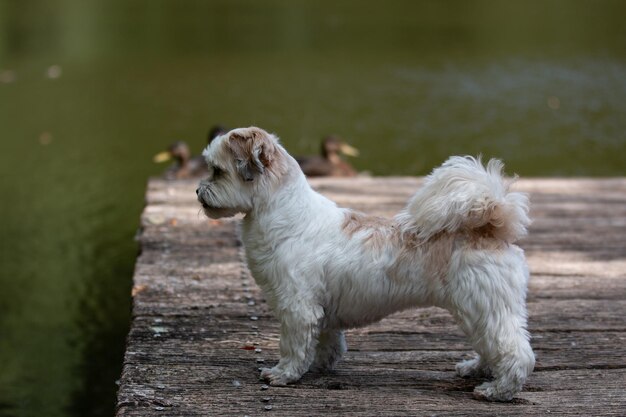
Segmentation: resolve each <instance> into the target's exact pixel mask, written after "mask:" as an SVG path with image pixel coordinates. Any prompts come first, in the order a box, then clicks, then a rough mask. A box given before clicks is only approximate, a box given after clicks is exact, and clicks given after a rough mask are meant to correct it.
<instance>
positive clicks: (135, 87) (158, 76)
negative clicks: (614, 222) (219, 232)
mask: <svg viewBox="0 0 626 417" xmlns="http://www.w3.org/2000/svg"><path fill="white" fill-rule="evenodd" d="M625 20H626V2H624V1H621V0H617V1H603V0H598V1H586V0H562V1H550V0H546V1H515V2H514V1H499V2H496V1H487V0H484V1H449V0H446V1H434V0H433V1H426V2H418V1H408V0H407V1H388V2H380V1H326V0H324V1H311V2H304V1H284V2H281V1H276V0H274V1H264V2H259V1H254V0H236V1H225V0H224V1H192V0H184V1H181V0H178V1H174V0H173V1H164V0H145V1H139V0H107V1H105V0H102V1H96V0H57V1H52V0H31V1H20V0H0V145H1V146H2V149H1V151H0V196H1V202H0V266H1V268H0V271H1V275H0V416H47V417H55V416H107V415H111V414H112V413H113V404H114V398H115V390H116V386H115V384H114V381H115V380H116V379H117V378H118V377H119V373H120V370H121V359H122V353H123V345H124V337H125V335H126V332H127V330H128V322H129V318H130V314H129V310H130V299H129V292H130V287H131V277H132V271H133V263H134V258H135V255H136V252H137V247H136V244H135V242H134V240H133V236H134V234H135V231H136V229H137V227H138V218H139V214H140V212H141V209H142V206H143V194H144V188H145V183H146V179H147V178H148V176H150V175H154V174H157V173H159V172H160V170H161V169H162V167H158V166H155V165H153V164H152V163H151V160H150V159H151V156H152V155H153V154H154V153H156V152H157V151H159V150H161V149H163V148H165V147H166V145H167V144H168V143H170V142H171V141H173V140H175V139H185V140H187V141H188V142H190V143H191V144H192V146H193V147H194V149H195V151H196V152H199V150H200V149H201V146H202V144H203V143H204V137H205V135H206V132H207V130H208V128H209V127H210V126H211V125H212V124H214V123H218V122H219V123H223V124H226V125H229V126H245V125H251V124H256V125H259V126H262V127H265V128H267V129H269V130H272V131H274V132H276V133H278V134H279V135H280V136H281V137H282V140H283V143H284V144H285V145H286V147H287V148H288V149H289V150H291V151H292V152H293V153H296V154H305V153H313V152H315V151H316V150H317V148H318V143H319V139H320V138H321V137H322V136H323V135H325V134H328V133H337V134H340V135H342V136H343V137H344V138H346V139H347V140H348V141H349V142H350V143H351V144H353V145H355V146H356V147H358V148H359V149H360V150H361V157H360V158H358V159H355V160H353V163H354V165H355V166H356V167H357V168H358V169H360V170H367V171H370V172H372V173H373V174H379V175H388V174H389V175H391V174H402V175H405V174H406V175H415V174H424V173H427V172H428V171H429V170H430V169H431V167H432V166H433V165H436V164H439V163H440V162H441V161H442V160H443V159H444V158H445V157H447V156H448V155H450V154H459V153H462V154H465V153H470V154H476V153H479V152H481V153H483V154H484V155H486V156H492V155H496V156H500V157H502V158H504V159H505V161H506V162H507V166H508V171H509V172H517V173H519V174H520V175H525V176H533V175H546V176H551V175H568V176H569V175H591V176H601V175H625V174H626V172H625V168H626V163H624V155H625V154H626V117H625V116H624V115H625V114H626V100H625V97H626V25H625V24H624V21H625Z"/></svg>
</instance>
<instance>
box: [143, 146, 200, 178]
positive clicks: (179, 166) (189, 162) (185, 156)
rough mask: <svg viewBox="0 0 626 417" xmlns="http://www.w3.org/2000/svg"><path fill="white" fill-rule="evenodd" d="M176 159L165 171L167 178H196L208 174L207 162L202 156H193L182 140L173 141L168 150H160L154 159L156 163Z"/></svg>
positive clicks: (164, 174)
mask: <svg viewBox="0 0 626 417" xmlns="http://www.w3.org/2000/svg"><path fill="white" fill-rule="evenodd" d="M170 159H173V160H174V161H175V163H174V165H172V166H171V167H169V168H168V169H167V170H165V172H164V173H163V176H164V177H165V178H167V179H170V180H171V179H182V178H196V177H201V176H203V175H206V174H208V169H207V165H206V162H205V160H204V158H203V157H202V156H194V157H192V156H191V152H190V151H189V146H187V144H186V143H185V142H183V141H182V140H179V141H176V142H174V143H172V144H171V145H170V146H169V147H168V148H167V150H166V151H163V152H160V153H158V154H156V155H155V156H154V158H153V159H152V160H153V161H154V162H156V163H161V162H166V161H169V160H170Z"/></svg>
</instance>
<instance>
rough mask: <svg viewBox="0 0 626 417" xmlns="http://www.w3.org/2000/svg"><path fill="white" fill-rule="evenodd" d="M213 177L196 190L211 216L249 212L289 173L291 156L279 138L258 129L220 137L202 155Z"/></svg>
mask: <svg viewBox="0 0 626 417" xmlns="http://www.w3.org/2000/svg"><path fill="white" fill-rule="evenodd" d="M202 155H203V156H204V158H205V159H206V162H207V165H208V167H209V175H208V177H207V178H206V179H204V180H202V181H201V182H200V186H199V187H198V189H197V190H196V194H197V195H198V201H199V202H200V203H201V204H202V207H203V208H204V212H205V214H206V215H207V216H208V217H211V218H214V219H217V218H221V217H230V216H233V215H235V214H237V213H248V212H250V211H251V210H252V209H253V204H254V203H255V202H258V200H262V199H263V198H265V197H267V196H268V195H270V194H271V192H272V191H273V190H274V189H275V188H276V186H278V185H279V183H280V182H281V180H282V178H283V177H284V176H285V175H286V174H287V172H288V171H289V168H288V165H289V164H288V162H289V159H290V158H289V156H288V154H287V152H286V151H285V150H284V149H283V148H282V146H280V144H279V143H278V139H277V138H276V137H275V136H274V135H272V134H270V133H267V132H266V131H264V130H263V129H260V128H258V127H248V128H239V129H234V130H231V131H230V132H228V133H226V134H223V135H221V136H218V137H216V138H215V139H213V141H211V143H210V144H209V146H207V148H206V149H205V150H204V152H203V153H202Z"/></svg>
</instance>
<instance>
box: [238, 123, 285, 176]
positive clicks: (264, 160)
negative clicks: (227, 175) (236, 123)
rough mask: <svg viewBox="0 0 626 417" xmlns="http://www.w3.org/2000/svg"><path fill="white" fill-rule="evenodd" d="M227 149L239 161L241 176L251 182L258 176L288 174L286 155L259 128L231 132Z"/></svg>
mask: <svg viewBox="0 0 626 417" xmlns="http://www.w3.org/2000/svg"><path fill="white" fill-rule="evenodd" d="M226 147H227V149H228V150H229V151H230V152H231V154H232V155H233V156H234V158H235V159H236V160H237V161H238V162H237V165H238V166H237V168H238V171H239V174H240V175H241V176H242V177H243V178H244V179H245V180H247V181H251V180H252V179H253V178H254V177H255V176H257V175H258V174H267V173H269V174H272V175H274V176H275V177H280V176H282V175H284V174H285V173H287V172H288V166H287V161H286V159H287V158H286V155H282V152H281V149H282V148H281V147H280V146H277V143H276V139H274V138H273V137H272V136H271V135H270V134H269V133H267V132H266V131H265V130H263V129H261V128H258V127H254V126H252V127H248V128H241V129H236V130H234V131H232V132H231V134H230V136H229V137H228V140H227V141H226Z"/></svg>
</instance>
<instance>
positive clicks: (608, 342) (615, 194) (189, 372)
mask: <svg viewBox="0 0 626 417" xmlns="http://www.w3.org/2000/svg"><path fill="white" fill-rule="evenodd" d="M312 184H313V186H314V187H315V188H316V189H318V190H319V191H320V192H322V193H324V194H325V195H327V196H329V197H330V198H332V199H333V200H335V201H337V203H338V204H339V205H342V206H350V207H353V208H356V209H360V210H363V211H367V212H370V213H375V214H380V215H387V216H391V215H393V214H394V213H395V212H397V211H398V210H399V209H400V208H401V207H402V206H403V205H404V204H405V202H406V200H407V198H408V197H409V196H410V195H411V194H412V193H413V192H414V191H415V190H416V189H417V188H418V186H419V184H420V180H419V179H417V178H358V179H330V178H329V179H318V180H314V181H312ZM196 185H197V181H174V182H172V181H169V182H168V181H163V180H158V179H153V180H151V181H150V182H149V184H148V192H147V206H146V208H145V210H144V212H143V214H142V217H141V223H142V231H141V233H140V235H139V236H138V239H139V241H140V244H141V254H140V256H139V258H138V259H137V265H136V269H135V276H134V287H133V296H134V306H133V319H132V326H131V330H130V334H129V336H128V344H127V348H126V354H125V358H124V369H123V373H122V377H121V379H120V389H119V394H118V404H117V416H259V415H268V416H422V415H424V416H434V415H436V416H496V415H498V416H546V415H552V416H554V415H581V416H618V415H619V416H624V415H626V178H616V179H531V180H521V181H519V182H518V183H517V185H516V189H518V190H522V191H526V192H528V193H529V194H530V196H531V204H532V211H531V215H532V217H533V219H534V223H533V225H532V228H531V231H530V235H529V237H528V238H527V239H525V240H524V241H523V242H521V245H522V246H523V247H524V248H525V250H526V253H527V256H528V261H529V264H530V267H531V273H532V276H531V281H530V292H529V297H528V309H529V314H530V319H529V330H530V332H531V334H532V337H533V339H532V342H531V343H532V346H533V348H534V350H535V353H536V355H537V365H536V368H535V372H534V373H533V374H532V375H531V376H530V378H529V380H528V382H527V384H526V387H525V389H524V391H523V392H521V393H520V394H518V395H517V396H516V398H515V399H514V401H513V402H512V403H508V404H502V403H488V402H483V401H478V400H475V399H474V398H473V397H472V389H473V387H474V386H475V385H477V384H478V383H479V382H480V381H479V380H465V379H462V378H459V377H457V376H456V375H455V373H454V364H455V363H456V362H457V361H459V360H461V359H463V358H467V357H469V355H470V354H471V347H470V346H469V344H468V343H467V342H466V340H465V338H464V336H463V335H462V333H461V332H460V330H459V329H458V328H457V326H456V325H455V324H454V322H453V320H452V317H451V316H450V315H449V314H448V313H447V312H446V311H444V310H441V309H437V308H427V309H415V310H410V311H405V312H402V313H398V314H395V315H393V316H390V317H389V318H387V319H385V320H383V321H381V322H380V323H377V324H375V325H372V326H369V327H366V328H362V329H357V330H352V331H349V332H348V333H347V341H348V348H349V351H348V353H347V354H346V356H345V358H344V360H343V361H342V362H340V364H339V366H338V369H337V370H336V371H335V372H334V373H332V374H314V373H308V374H306V375H305V376H304V377H303V379H302V380H301V381H300V382H299V383H297V384H294V385H291V386H288V387H269V388H268V387H267V386H264V382H262V381H259V379H258V375H259V373H258V371H257V368H258V367H260V366H267V365H273V364H274V363H275V362H276V361H277V359H278V325H277V322H276V320H275V319H274V318H273V317H272V315H271V313H270V312H269V310H268V308H267V306H266V304H265V303H264V301H263V295H262V294H261V292H260V290H259V289H258V287H257V286H256V285H255V283H254V280H253V279H252V278H251V277H250V276H249V273H248V271H247V270H246V267H245V264H244V262H243V248H242V247H241V243H240V241H239V239H238V227H239V226H238V221H237V220H226V221H213V220H208V219H206V218H205V217H204V216H203V215H202V214H201V213H200V211H199V206H198V203H197V202H196V200H195V192H194V190H195V188H196Z"/></svg>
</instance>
